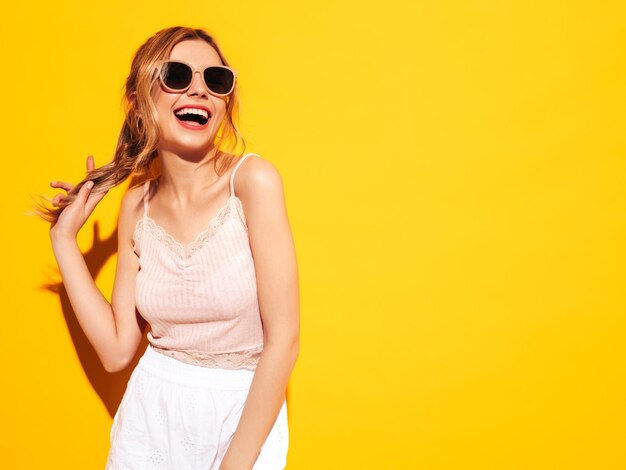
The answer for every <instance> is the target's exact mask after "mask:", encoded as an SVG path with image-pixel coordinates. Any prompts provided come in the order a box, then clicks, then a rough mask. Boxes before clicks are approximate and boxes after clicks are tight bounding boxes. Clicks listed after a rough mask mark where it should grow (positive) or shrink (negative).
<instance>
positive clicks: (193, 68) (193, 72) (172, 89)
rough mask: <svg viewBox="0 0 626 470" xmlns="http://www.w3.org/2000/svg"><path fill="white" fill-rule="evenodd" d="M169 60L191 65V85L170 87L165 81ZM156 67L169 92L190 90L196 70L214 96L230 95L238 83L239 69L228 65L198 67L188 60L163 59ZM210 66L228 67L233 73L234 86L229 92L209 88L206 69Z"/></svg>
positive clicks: (212, 66)
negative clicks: (179, 87)
mask: <svg viewBox="0 0 626 470" xmlns="http://www.w3.org/2000/svg"><path fill="white" fill-rule="evenodd" d="M168 62H178V63H180V64H184V65H186V66H187V67H189V68H190V69H191V80H190V81H189V85H187V86H186V87H185V88H181V89H178V90H177V89H176V88H170V87H168V86H167V85H166V84H165V82H164V81H163V74H162V72H163V65H164V64H166V63H168ZM156 67H157V70H158V72H159V81H160V82H161V85H162V86H163V88H165V89H166V90H167V91H169V92H173V93H184V92H186V91H187V90H189V87H190V86H191V84H192V83H193V77H194V76H195V74H196V72H197V73H199V74H200V77H201V78H202V83H204V86H205V87H206V89H207V90H208V91H209V93H210V94H212V95H213V96H220V97H222V96H228V95H230V94H231V93H232V92H233V90H234V89H235V85H236V83H237V70H235V69H233V68H231V67H227V66H226V65H207V66H206V67H201V68H197V67H194V66H193V65H191V64H190V63H188V62H185V61H184V60H179V59H161V60H159V61H158V62H157V63H156ZM208 68H220V69H227V70H230V71H231V72H232V74H233V86H232V88H231V89H230V91H229V92H228V93H215V92H214V91H213V90H211V89H210V88H209V86H208V85H207V83H206V81H205V80H204V71H205V70H206V69H208Z"/></svg>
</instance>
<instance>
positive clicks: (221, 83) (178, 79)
mask: <svg viewBox="0 0 626 470" xmlns="http://www.w3.org/2000/svg"><path fill="white" fill-rule="evenodd" d="M157 67H158V69H159V79H160V80H161V84H162V85H163V87H164V88H166V89H167V90H169V91H172V92H175V93H182V92H184V91H187V90H188V89H189V87H190V86H191V82H192V81H193V76H194V74H195V73H196V72H198V73H200V75H201V76H202V79H203V80H204V84H205V85H206V87H207V89H208V90H209V92H210V93H211V94H213V95H215V96H226V95H228V94H230V93H231V92H232V91H233V89H234V88H235V80H236V78H237V71H236V70H235V69H231V68H230V67H226V66H224V65H209V66H208V67H205V68H204V69H197V68H195V67H193V66H191V65H189V64H188V63H186V62H183V61H181V60H161V61H159V62H158V63H157Z"/></svg>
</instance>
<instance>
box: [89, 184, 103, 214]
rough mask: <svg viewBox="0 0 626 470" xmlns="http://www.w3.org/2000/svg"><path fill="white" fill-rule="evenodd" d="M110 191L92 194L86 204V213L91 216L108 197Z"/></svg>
mask: <svg viewBox="0 0 626 470" xmlns="http://www.w3.org/2000/svg"><path fill="white" fill-rule="evenodd" d="M108 192H109V191H108V190H107V191H102V192H101V193H91V194H90V195H89V198H88V199H87V202H86V203H85V212H87V213H88V214H91V212H92V211H93V210H94V209H95V207H96V206H97V205H98V203H99V202H100V201H101V200H102V198H103V197H104V196H106V195H107V193H108Z"/></svg>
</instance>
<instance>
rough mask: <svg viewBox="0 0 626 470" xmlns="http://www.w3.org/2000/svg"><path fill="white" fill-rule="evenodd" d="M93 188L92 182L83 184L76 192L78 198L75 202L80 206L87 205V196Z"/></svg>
mask: <svg viewBox="0 0 626 470" xmlns="http://www.w3.org/2000/svg"><path fill="white" fill-rule="evenodd" d="M92 186H93V181H91V180H90V181H87V182H86V183H85V184H83V185H82V186H81V187H80V189H79V190H78V196H77V197H76V201H78V202H79V204H81V205H85V204H86V203H87V199H88V198H89V194H90V193H91V187H92Z"/></svg>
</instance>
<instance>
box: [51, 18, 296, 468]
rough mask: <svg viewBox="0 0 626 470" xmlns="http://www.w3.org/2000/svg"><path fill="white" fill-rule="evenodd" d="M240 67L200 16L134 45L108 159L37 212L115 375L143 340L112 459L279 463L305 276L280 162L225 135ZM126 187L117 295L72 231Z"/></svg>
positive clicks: (122, 462)
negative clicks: (95, 275) (100, 282)
mask: <svg viewBox="0 0 626 470" xmlns="http://www.w3.org/2000/svg"><path fill="white" fill-rule="evenodd" d="M236 79H237V73H236V71H235V70H234V69H233V68H231V67H230V66H229V65H228V62H227V61H226V59H225V58H224V56H223V55H222V53H221V52H220V49H219V47H218V46H217V44H216V42H215V40H214V39H213V38H212V37H211V36H210V35H209V34H207V33H206V32H205V31H203V30H200V29H191V28H185V27H172V28H167V29H164V30H161V31H159V32H158V33H156V34H155V35H154V36H153V37H151V38H149V39H148V40H147V41H146V42H145V44H143V45H142V46H141V47H140V48H139V50H138V51H137V52H136V54H135V56H134V58H133V61H132V65H131V70H130V74H129V76H128V78H127V80H126V87H125V94H124V103H125V109H126V118H125V122H124V125H123V127H122V130H121V133H120V137H119V141H118V145H117V149H116V152H115V157H114V159H113V161H112V162H111V163H109V164H107V165H104V166H102V167H100V168H98V169H95V165H94V161H93V158H92V157H91V156H89V157H88V158H87V177H86V178H85V179H84V180H83V181H81V182H80V183H78V184H77V185H76V186H74V185H72V184H70V183H66V182H54V181H53V182H52V183H51V185H52V186H53V187H58V188H62V189H64V190H66V191H67V194H63V193H59V194H57V195H56V196H55V197H54V199H52V204H53V205H54V206H57V207H54V208H44V209H43V210H42V211H40V213H41V214H42V216H43V217H44V218H46V220H48V221H50V222H51V228H50V238H51V241H52V247H53V251H54V255H55V257H56V260H57V262H58V265H59V269H60V272H61V276H62V278H63V283H64V285H65V287H66V290H67V293H68V296H69V298H70V301H71V304H72V307H73V309H74V311H75V313H76V316H77V317H78V320H79V323H80V325H81V327H82V328H83V330H84V331H85V334H86V336H87V338H88V339H89V341H90V342H91V344H92V345H93V347H94V348H95V350H96V352H97V354H98V356H99V358H100V360H101V361H102V364H103V365H104V367H105V369H106V370H107V371H109V372H116V371H120V370H122V369H124V368H125V367H127V366H128V365H129V364H130V363H131V361H132V359H133V358H134V356H135V354H136V352H137V349H138V346H139V344H140V342H141V339H142V337H143V334H144V332H145V330H146V326H147V325H148V324H149V325H150V331H149V332H148V333H147V336H148V340H149V345H148V347H147V349H146V351H145V352H144V353H143V355H142V356H141V359H140V360H139V363H138V364H137V367H136V368H135V369H134V371H133V373H132V375H131V377H130V380H129V382H128V386H127V388H126V392H125V394H124V397H123V398H122V402H121V404H120V407H119V408H118V410H117V413H116V414H115V417H114V419H113V425H112V428H111V433H110V438H111V448H110V451H109V455H108V459H107V464H106V469H107V470H122V469H144V468H146V469H147V468H162V469H172V470H187V469H203V470H209V469H214V470H245V469H248V470H249V469H253V470H263V469H267V470H270V469H272V470H274V469H276V470H277V469H283V468H284V467H285V465H286V457H287V450H288V427H287V408H286V401H285V390H286V387H287V383H288V381H289V377H290V374H291V371H292V369H293V367H294V365H295V362H296V358H297V356H298V349H299V292H298V273H297V265H296V256H295V249H294V243H293V238H292V234H291V230H290V227H289V222H288V218H287V213H286V208H285V201H284V194H283V186H282V181H281V177H280V174H279V173H278V171H277V169H276V168H275V167H274V166H273V165H272V164H271V163H270V162H269V161H267V160H265V159H263V158H261V157H260V156H259V155H256V154H250V153H248V154H245V155H243V156H242V157H239V156H237V155H235V154H233V153H228V152H226V151H224V150H223V148H222V146H221V145H220V144H222V143H223V142H227V141H228V139H229V138H233V137H234V141H235V142H236V141H237V135H238V134H239V133H238V131H237V129H236V127H235V124H234V122H235V117H236V112H237V109H238V100H237V96H238V87H237V80H236ZM143 175H146V176H147V178H146V179H145V181H144V182H143V183H142V184H139V185H137V186H135V187H132V188H130V189H129V190H128V191H127V192H126V194H125V195H124V197H123V199H122V203H121V209H120V214H119V220H118V260H117V270H116V275H115V283H114V288H113V294H112V301H111V303H109V302H108V301H107V300H106V299H105V297H104V296H103V295H102V293H101V292H100V291H99V290H98V288H97V287H96V285H95V283H94V281H93V279H92V278H91V275H90V273H89V271H88V268H87V266H86V264H85V261H84V259H83V257H82V254H81V252H80V251H79V249H78V246H77V243H76V235H77V233H78V231H79V229H80V228H81V227H82V226H83V225H84V223H85V222H86V220H87V219H88V217H89V215H90V214H91V213H92V212H93V210H94V208H95V206H96V205H97V204H98V202H99V201H100V200H101V199H102V198H103V197H104V196H105V194H106V192H107V191H108V190H109V189H110V188H112V187H114V186H116V185H118V184H120V183H122V182H123V181H125V180H126V179H127V178H128V177H129V176H140V177H141V176H143Z"/></svg>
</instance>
